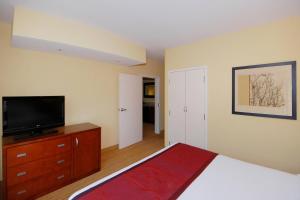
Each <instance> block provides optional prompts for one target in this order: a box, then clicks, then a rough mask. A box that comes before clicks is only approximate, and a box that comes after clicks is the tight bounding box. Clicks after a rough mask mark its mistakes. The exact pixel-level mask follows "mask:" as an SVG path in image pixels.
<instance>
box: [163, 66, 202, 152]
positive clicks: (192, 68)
mask: <svg viewBox="0 0 300 200" xmlns="http://www.w3.org/2000/svg"><path fill="white" fill-rule="evenodd" d="M198 69H202V70H204V74H205V80H204V83H205V96H206V97H205V123H204V126H205V127H204V131H205V141H204V142H205V149H207V147H208V125H207V121H208V106H207V102H208V95H207V94H208V92H207V88H208V86H207V83H208V77H207V70H208V68H207V66H199V67H187V68H181V69H174V70H169V71H168V80H170V79H169V77H170V74H171V73H173V72H182V71H187V70H198ZM168 82H169V81H168ZM169 89H170V84H168V109H169V105H170V98H169V91H170V90H169ZM169 111H170V110H169ZM168 113H169V112H168ZM167 117H168V125H169V124H170V123H169V115H167ZM168 144H169V145H170V134H169V133H168Z"/></svg>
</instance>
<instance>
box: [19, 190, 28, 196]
mask: <svg viewBox="0 0 300 200" xmlns="http://www.w3.org/2000/svg"><path fill="white" fill-rule="evenodd" d="M26 192H27V191H26V190H21V191H19V192H17V195H21V194H24V193H26Z"/></svg>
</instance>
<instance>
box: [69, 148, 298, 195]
mask: <svg viewBox="0 0 300 200" xmlns="http://www.w3.org/2000/svg"><path fill="white" fill-rule="evenodd" d="M172 146H173V145H172ZM172 146H169V147H166V148H164V149H162V150H160V151H158V152H156V153H154V154H152V155H150V156H148V157H146V158H144V159H142V160H140V161H138V162H136V163H134V164H132V165H130V166H128V167H126V168H124V169H122V170H120V171H118V172H115V173H113V174H111V175H109V176H107V177H105V178H103V179H100V180H98V181H96V182H95V183H92V184H90V185H89V186H87V187H85V188H83V189H81V190H79V191H77V192H75V193H74V194H73V195H72V196H71V197H70V198H69V200H73V199H76V197H78V195H80V194H82V193H86V192H89V191H90V190H91V189H92V188H94V187H95V186H97V185H99V184H101V183H104V182H106V181H108V180H110V179H113V178H114V177H116V176H119V175H121V174H122V173H124V172H125V171H128V170H130V169H132V168H135V167H137V166H138V165H140V164H141V163H143V162H144V161H147V160H149V159H151V158H153V157H155V156H156V155H158V154H161V153H164V152H165V151H166V150H168V149H169V148H171V147H172ZM115 192H118V191H117V190H116V191H115ZM99 199H101V198H99ZM161 199H162V198H161ZM178 199H181V200H185V199H192V200H193V199H205V200H216V199H222V200H240V199H243V200H250V199H251V200H253V199H255V200H260V199H261V200H268V199H270V200H300V178H299V176H297V175H293V174H289V173H286V172H282V171H278V170H274V169H270V168H266V167H262V166H259V165H255V164H251V163H247V162H243V161H240V160H236V159H233V158H230V157H227V156H223V155H218V156H216V157H215V158H214V160H213V161H212V162H211V163H210V164H209V165H208V166H207V167H206V168H205V170H204V171H203V172H202V173H201V174H200V175H199V176H198V177H196V178H195V179H194V180H193V182H192V183H191V184H190V185H188V186H187V188H185V190H184V191H183V193H181V195H180V196H179V197H178Z"/></svg>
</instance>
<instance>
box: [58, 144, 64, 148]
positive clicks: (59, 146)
mask: <svg viewBox="0 0 300 200" xmlns="http://www.w3.org/2000/svg"><path fill="white" fill-rule="evenodd" d="M64 146H65V144H58V145H57V147H58V148H62V147H64Z"/></svg>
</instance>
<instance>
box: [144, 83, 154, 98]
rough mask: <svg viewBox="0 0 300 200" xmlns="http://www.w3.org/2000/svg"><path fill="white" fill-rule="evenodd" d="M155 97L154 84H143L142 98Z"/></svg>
mask: <svg viewBox="0 0 300 200" xmlns="http://www.w3.org/2000/svg"><path fill="white" fill-rule="evenodd" d="M154 97H155V85H154V83H144V98H154Z"/></svg>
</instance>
